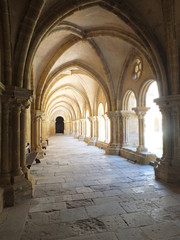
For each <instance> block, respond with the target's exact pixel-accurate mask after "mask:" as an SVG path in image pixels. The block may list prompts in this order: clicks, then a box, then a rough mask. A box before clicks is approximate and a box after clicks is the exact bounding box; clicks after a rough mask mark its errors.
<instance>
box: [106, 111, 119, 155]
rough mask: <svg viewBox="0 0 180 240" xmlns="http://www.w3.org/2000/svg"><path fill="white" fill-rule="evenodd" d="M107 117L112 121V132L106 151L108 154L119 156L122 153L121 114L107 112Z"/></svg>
mask: <svg viewBox="0 0 180 240" xmlns="http://www.w3.org/2000/svg"><path fill="white" fill-rule="evenodd" d="M106 114H107V116H108V117H109V119H110V132H111V138H110V143H109V145H108V147H107V149H106V154H110V155H119V152H120V142H119V139H120V137H119V135H120V125H119V121H120V112H118V111H115V112H107V113H106Z"/></svg>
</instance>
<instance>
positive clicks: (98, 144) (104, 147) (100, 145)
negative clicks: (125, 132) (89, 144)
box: [95, 141, 108, 150]
mask: <svg viewBox="0 0 180 240" xmlns="http://www.w3.org/2000/svg"><path fill="white" fill-rule="evenodd" d="M95 145H96V146H97V147H98V148H101V149H104V150H106V148H107V146H108V143H105V142H101V141H97V142H96V144H95Z"/></svg>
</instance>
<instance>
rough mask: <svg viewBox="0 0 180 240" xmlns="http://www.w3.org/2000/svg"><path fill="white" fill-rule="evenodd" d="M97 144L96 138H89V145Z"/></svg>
mask: <svg viewBox="0 0 180 240" xmlns="http://www.w3.org/2000/svg"><path fill="white" fill-rule="evenodd" d="M95 145H96V140H95V139H94V138H89V141H88V146H95Z"/></svg>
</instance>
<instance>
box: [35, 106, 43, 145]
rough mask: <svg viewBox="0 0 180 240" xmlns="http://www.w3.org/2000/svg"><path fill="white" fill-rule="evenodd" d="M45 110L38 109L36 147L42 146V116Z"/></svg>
mask: <svg viewBox="0 0 180 240" xmlns="http://www.w3.org/2000/svg"><path fill="white" fill-rule="evenodd" d="M42 116H43V112H42V111H40V110H36V149H37V148H39V147H40V145H41V144H40V138H41V117H42Z"/></svg>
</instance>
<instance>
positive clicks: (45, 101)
mask: <svg viewBox="0 0 180 240" xmlns="http://www.w3.org/2000/svg"><path fill="white" fill-rule="evenodd" d="M62 89H71V90H73V91H75V92H77V93H78V94H79V95H80V96H82V97H83V99H84V101H85V102H86V103H87V105H88V108H89V110H90V114H92V110H91V107H90V102H89V99H88V96H87V95H86V94H85V93H84V92H82V91H81V90H80V89H78V88H77V87H75V86H73V85H71V84H65V85H63V86H61V87H59V88H57V89H55V90H54V91H52V92H51V93H50V95H49V96H47V97H46V99H44V102H43V103H42V104H43V105H44V106H46V104H47V102H48V98H50V97H51V96H52V95H53V94H54V93H55V92H58V91H59V90H62Z"/></svg>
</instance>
